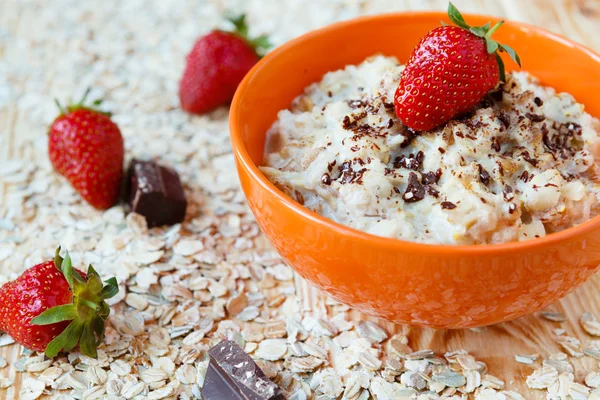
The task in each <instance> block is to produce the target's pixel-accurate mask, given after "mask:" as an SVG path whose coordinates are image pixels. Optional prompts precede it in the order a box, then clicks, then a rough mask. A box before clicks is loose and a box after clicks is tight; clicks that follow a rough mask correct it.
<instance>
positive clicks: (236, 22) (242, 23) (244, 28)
mask: <svg viewBox="0 0 600 400" xmlns="http://www.w3.org/2000/svg"><path fill="white" fill-rule="evenodd" d="M227 19H228V20H229V22H231V23H232V24H233V26H234V27H235V32H236V33H237V34H239V35H240V36H242V37H244V38H247V37H248V24H247V23H246V15H245V14H241V15H237V16H233V15H230V16H229V18H227Z"/></svg>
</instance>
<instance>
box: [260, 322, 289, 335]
mask: <svg viewBox="0 0 600 400" xmlns="http://www.w3.org/2000/svg"><path fill="white" fill-rule="evenodd" d="M264 335H265V337H266V338H268V339H278V338H282V337H285V335H287V331H286V328H285V322H283V321H279V320H272V321H269V322H267V323H266V324H265V327H264Z"/></svg>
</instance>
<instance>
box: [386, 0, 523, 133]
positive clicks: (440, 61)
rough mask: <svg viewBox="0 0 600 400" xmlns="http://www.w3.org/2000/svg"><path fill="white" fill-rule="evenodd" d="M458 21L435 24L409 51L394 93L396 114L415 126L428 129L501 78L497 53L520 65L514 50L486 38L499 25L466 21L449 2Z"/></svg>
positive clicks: (478, 98) (479, 96) (473, 102)
mask: <svg viewBox="0 0 600 400" xmlns="http://www.w3.org/2000/svg"><path fill="white" fill-rule="evenodd" d="M448 15H449V17H450V20H451V21H452V22H453V23H454V24H456V25H457V26H449V25H444V26H439V27H437V28H435V29H433V30H431V31H430V32H429V33H427V34H426V35H425V36H424V37H423V38H422V39H421V40H420V41H419V43H418V44H417V46H416V47H415V49H414V50H413V52H412V54H411V56H410V58H409V60H408V63H407V64H406V68H405V69H404V71H403V72H402V77H401V78H400V83H399V85H398V88H397V90H396V94H395V96H394V104H395V107H396V115H397V116H398V118H400V119H401V120H402V122H403V123H404V125H406V126H408V127H409V128H411V129H413V130H415V131H427V130H430V129H433V128H435V127H437V126H439V125H442V124H444V123H446V122H448V121H449V120H450V119H452V118H455V117H458V116H460V115H461V114H464V113H466V112H468V111H470V110H472V109H473V108H474V107H475V105H477V103H479V102H480V101H481V100H482V99H483V98H484V97H485V96H486V95H487V94H488V93H489V92H490V91H492V90H494V89H496V88H497V87H498V85H499V83H500V81H504V80H505V76H504V64H503V62H502V59H501V58H500V56H499V55H498V52H507V53H508V54H509V55H510V57H511V58H512V59H513V60H514V61H515V62H516V63H518V64H519V66H520V65H521V64H520V60H519V56H518V55H517V54H516V53H515V51H514V50H513V49H511V48H510V47H508V46H506V45H502V44H499V43H498V42H496V41H495V40H493V39H491V35H492V34H493V33H494V32H495V31H496V30H497V29H498V28H499V27H500V26H501V25H502V24H503V21H500V22H498V23H497V24H496V25H494V26H493V27H492V28H490V24H489V23H487V24H486V25H485V26H482V27H471V26H469V25H467V23H466V22H465V20H464V19H463V17H462V15H461V14H460V12H459V11H458V10H457V9H456V8H455V7H454V6H453V5H452V3H450V4H449V6H448Z"/></svg>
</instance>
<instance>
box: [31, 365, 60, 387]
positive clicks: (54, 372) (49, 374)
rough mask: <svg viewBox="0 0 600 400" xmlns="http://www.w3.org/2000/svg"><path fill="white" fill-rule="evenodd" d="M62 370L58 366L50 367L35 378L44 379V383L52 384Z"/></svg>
mask: <svg viewBox="0 0 600 400" xmlns="http://www.w3.org/2000/svg"><path fill="white" fill-rule="evenodd" d="M63 373H64V371H63V370H62V369H61V368H60V367H50V368H48V369H46V370H45V371H44V372H42V373H41V374H40V375H38V376H37V379H39V380H41V381H44V382H45V383H46V385H50V384H52V383H53V382H54V381H55V380H57V379H58V378H59V377H60V376H61V375H62V374H63Z"/></svg>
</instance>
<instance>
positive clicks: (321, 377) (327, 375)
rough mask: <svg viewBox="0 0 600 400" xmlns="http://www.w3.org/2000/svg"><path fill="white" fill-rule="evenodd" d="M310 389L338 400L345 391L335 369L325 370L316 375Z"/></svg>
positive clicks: (311, 381) (312, 379)
mask: <svg viewBox="0 0 600 400" xmlns="http://www.w3.org/2000/svg"><path fill="white" fill-rule="evenodd" d="M310 387H311V389H313V390H315V391H316V392H317V393H322V394H324V395H326V396H328V397H329V398H337V397H338V396H339V395H341V394H342V392H343V391H344V386H343V385H342V380H341V378H340V376H339V375H338V374H337V372H336V371H335V370H334V369H333V368H324V369H321V370H319V371H317V372H316V373H314V374H313V376H312V378H311V380H310Z"/></svg>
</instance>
